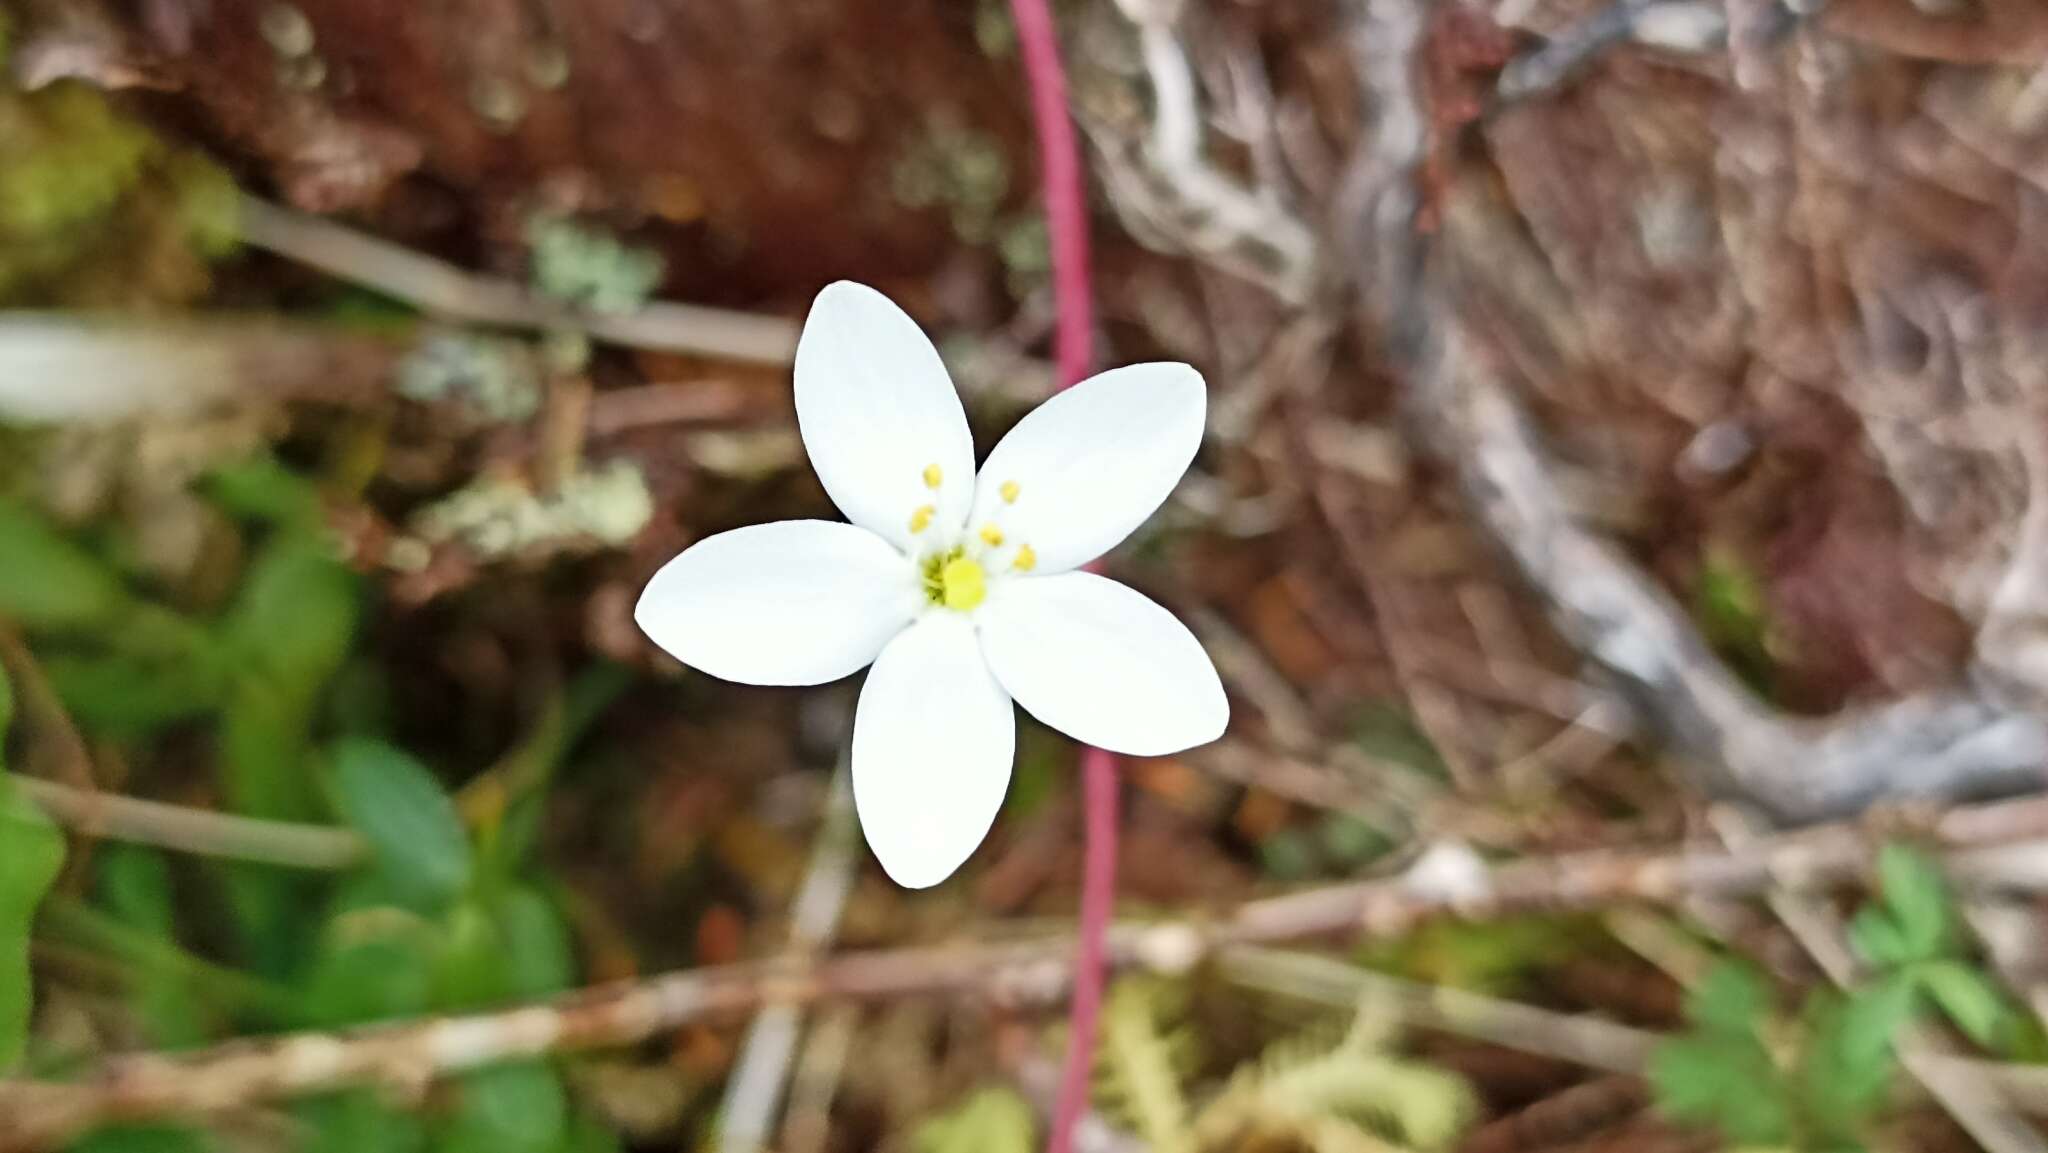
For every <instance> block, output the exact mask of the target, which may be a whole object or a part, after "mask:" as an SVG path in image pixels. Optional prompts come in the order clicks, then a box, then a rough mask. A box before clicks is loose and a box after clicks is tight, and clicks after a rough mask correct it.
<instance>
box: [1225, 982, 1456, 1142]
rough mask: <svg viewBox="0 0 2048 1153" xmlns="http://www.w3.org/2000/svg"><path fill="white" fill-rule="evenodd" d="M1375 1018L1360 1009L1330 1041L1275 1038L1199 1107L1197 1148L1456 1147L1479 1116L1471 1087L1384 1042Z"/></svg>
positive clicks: (1451, 1074) (1452, 1075) (1453, 1075)
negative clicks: (1279, 1143)
mask: <svg viewBox="0 0 2048 1153" xmlns="http://www.w3.org/2000/svg"><path fill="white" fill-rule="evenodd" d="M1377 1024H1378V1023H1377V1022H1376V1021H1374V1019H1373V1018H1372V1016H1371V1015H1370V1013H1369V1012H1362V1013H1361V1014H1360V1017H1359V1020H1358V1021H1357V1022H1356V1023H1355V1024H1354V1026H1353V1028H1352V1030H1351V1032H1350V1033H1348V1034H1347V1035H1345V1037H1344V1038H1343V1039H1342V1040H1341V1041H1340V1042H1338V1043H1337V1044H1336V1045H1334V1046H1332V1045H1330V1044H1329V1043H1328V1042H1326V1041H1324V1042H1318V1041H1316V1040H1315V1039H1313V1038H1293V1039H1290V1040H1286V1041H1282V1042H1280V1043H1279V1044H1277V1045H1275V1046H1273V1047H1272V1048H1271V1049H1269V1050H1268V1051H1267V1052H1266V1054H1265V1055H1264V1056H1263V1057H1261V1058H1260V1059H1259V1060H1258V1061H1257V1062H1255V1063H1253V1064H1251V1065H1249V1066H1246V1067H1245V1068H1241V1069H1239V1070H1238V1071H1237V1072H1236V1074H1235V1075H1233V1076H1232V1077H1231V1079H1230V1082H1229V1083H1228V1085H1226V1086H1225V1088H1224V1090H1223V1091H1222V1092H1221V1093H1220V1094H1218V1095H1217V1096H1216V1097H1215V1098H1214V1099H1213V1100H1212V1101H1210V1103H1209V1104H1208V1105H1207V1106H1206V1107H1204V1108H1203V1110H1202V1112H1201V1114H1200V1115H1199V1116H1198V1117H1197V1118H1196V1120H1195V1124H1194V1129H1193V1134H1192V1136H1193V1140H1192V1142H1191V1147H1192V1148H1193V1149H1196V1150H1234V1149H1242V1148H1250V1147H1261V1146H1263V1145H1264V1143H1265V1141H1270V1140H1273V1139H1276V1138H1278V1139H1282V1140H1286V1141H1290V1142H1292V1143H1295V1144H1299V1145H1301V1146H1303V1147H1306V1148H1308V1149H1310V1150H1312V1151H1314V1153H1345V1151H1349V1150H1354V1149H1381V1150H1385V1149H1388V1148H1394V1149H1415V1150H1437V1149H1448V1148H1450V1147H1451V1146H1453V1145H1454V1144H1455V1143H1456V1142H1457V1139H1458V1137H1459V1135H1460V1134H1462V1133H1463V1132H1464V1130H1465V1128H1466V1127H1467V1126H1468V1125H1469V1124H1470V1123H1471V1121H1472V1119H1473V1118H1474V1117H1476V1116H1477V1115H1478V1111H1479V1110H1478V1102H1477V1099H1476V1098H1475V1096H1474V1095H1473V1092H1472V1089H1471V1087H1470V1086H1469V1085H1467V1084H1466V1083H1465V1081H1464V1079H1463V1078H1460V1077H1459V1076H1457V1075H1456V1074H1454V1073H1448V1072H1445V1071H1444V1070H1441V1069H1436V1068H1432V1067H1431V1066H1429V1065H1425V1064H1422V1063H1421V1062H1418V1061H1411V1060H1408V1059H1406V1058H1402V1057H1396V1056H1393V1055H1391V1054H1388V1053H1386V1052H1384V1051H1382V1049H1381V1045H1382V1043H1383V1037H1382V1036H1381V1030H1380V1029H1378V1028H1376V1025H1377ZM1261 1138H1263V1139H1265V1141H1262V1140H1260V1139H1261Z"/></svg>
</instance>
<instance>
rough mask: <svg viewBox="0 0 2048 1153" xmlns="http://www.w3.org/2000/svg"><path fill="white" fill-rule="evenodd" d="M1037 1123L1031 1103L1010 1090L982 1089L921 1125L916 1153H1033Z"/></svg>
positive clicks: (913, 1139)
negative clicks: (949, 1110) (950, 1109)
mask: <svg viewBox="0 0 2048 1153" xmlns="http://www.w3.org/2000/svg"><path fill="white" fill-rule="evenodd" d="M1035 1127H1036V1122H1035V1120H1034V1118H1033V1115H1032V1112H1031V1106H1030V1105H1029V1104H1028V1103H1026V1102H1025V1100H1024V1099H1023V1098H1022V1097H1019V1096H1018V1095H1017V1094H1016V1093H1015V1092H1014V1091H1012V1090H1010V1089H1000V1088H998V1089H982V1090H980V1091H978V1092H976V1093H975V1094H974V1095H973V1096H972V1097H969V1098H968V1099H967V1100H965V1101H963V1102H961V1103H960V1105H959V1106H957V1107H956V1108H954V1109H953V1110H952V1111H951V1112H947V1113H942V1114H940V1115H939V1116H937V1117H933V1118H932V1119H930V1120H928V1121H926V1122H925V1123H924V1124H922V1125H919V1126H918V1127H917V1129H916V1131H914V1132H913V1133H912V1134H911V1136H910V1147H911V1149H912V1150H913V1151H914V1153H1032V1150H1033V1149H1034V1148H1036V1135H1035V1134H1034V1132H1033V1130H1034V1128H1035Z"/></svg>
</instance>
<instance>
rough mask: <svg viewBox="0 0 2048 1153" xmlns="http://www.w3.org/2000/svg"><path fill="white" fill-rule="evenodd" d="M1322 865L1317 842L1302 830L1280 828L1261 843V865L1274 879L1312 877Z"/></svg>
mask: <svg viewBox="0 0 2048 1153" xmlns="http://www.w3.org/2000/svg"><path fill="white" fill-rule="evenodd" d="M1319 864H1320V862H1319V861H1318V860H1317V857H1316V846H1315V842H1314V841H1313V840H1311V839H1310V838H1309V835H1308V834H1307V833H1304V832H1302V831H1301V830H1299V829H1279V830H1276V831H1275V832H1273V833H1272V834H1271V835H1269V836H1267V837H1266V839H1265V840H1263V841H1260V842H1259V867H1260V868H1262V869H1264V870H1265V872H1266V875H1267V876H1268V877H1271V878H1273V879H1274V880H1277V881H1299V880H1302V879H1304V878H1306V877H1312V876H1314V875H1315V873H1316V869H1317V867H1318V865H1319Z"/></svg>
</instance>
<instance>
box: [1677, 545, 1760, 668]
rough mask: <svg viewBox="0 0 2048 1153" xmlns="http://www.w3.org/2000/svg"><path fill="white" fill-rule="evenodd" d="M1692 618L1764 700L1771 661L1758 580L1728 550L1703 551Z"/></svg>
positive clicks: (1753, 570)
mask: <svg viewBox="0 0 2048 1153" xmlns="http://www.w3.org/2000/svg"><path fill="white" fill-rule="evenodd" d="M1693 616H1694V618H1695V619H1696V620H1698V621H1699V623H1700V631H1701V632H1703V633H1704V634H1706V638H1707V643H1708V644H1711V645H1713V646H1714V648H1715V650H1716V651H1718V652H1719V653H1720V654H1721V655H1722V656H1723V657H1725V658H1726V659H1727V660H1728V662H1729V663H1730V665H1731V666H1732V667H1733V668H1734V669H1735V671H1736V673H1737V674H1739V675H1740V676H1741V677H1742V679H1743V680H1744V681H1747V682H1748V683H1749V686H1750V687H1751V688H1753V689H1755V690H1756V691H1757V692H1759V693H1762V694H1763V695H1764V696H1766V697H1769V696H1771V695H1772V694H1773V693H1774V691H1775V683H1776V677H1777V659H1776V658H1775V657H1774V656H1773V655H1772V647H1771V646H1772V643H1773V638H1772V632H1771V621H1770V612H1769V605H1768V602H1767V601H1766V600H1765V596H1764V587H1763V581H1762V580H1761V578H1759V576H1758V575H1757V572H1756V570H1755V569H1754V568H1752V567H1751V566H1750V565H1749V563H1748V562H1747V561H1746V560H1744V559H1743V557H1742V556H1740V555H1739V554H1737V553H1736V552H1735V551H1734V550H1732V549H1727V548H1719V547H1716V548H1709V549H1708V550H1707V553H1706V556H1705V557H1704V558H1702V560H1701V562H1700V571H1699V577H1698V583H1697V584H1696V585H1695V586H1694V589H1693Z"/></svg>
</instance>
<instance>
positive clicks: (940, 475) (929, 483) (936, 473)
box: [924, 464, 946, 488]
mask: <svg viewBox="0 0 2048 1153" xmlns="http://www.w3.org/2000/svg"><path fill="white" fill-rule="evenodd" d="M945 479H946V474H945V473H944V472H943V471H941V470H940V469H939V466H938V465H935V464H928V465H925V466H924V486H925V487H926V488H937V487H939V484H940V482H941V481H944V480H945Z"/></svg>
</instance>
